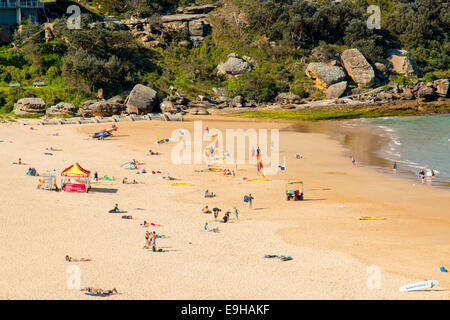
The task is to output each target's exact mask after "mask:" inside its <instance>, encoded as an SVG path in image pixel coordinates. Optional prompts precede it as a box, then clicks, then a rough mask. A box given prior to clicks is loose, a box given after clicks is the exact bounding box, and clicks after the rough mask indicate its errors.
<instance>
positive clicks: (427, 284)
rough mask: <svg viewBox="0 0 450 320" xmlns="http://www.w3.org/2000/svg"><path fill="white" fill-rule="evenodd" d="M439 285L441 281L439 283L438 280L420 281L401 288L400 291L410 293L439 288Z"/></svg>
mask: <svg viewBox="0 0 450 320" xmlns="http://www.w3.org/2000/svg"><path fill="white" fill-rule="evenodd" d="M438 284H439V281H437V280H426V281H419V282H414V283H411V284H408V285H406V286H403V287H400V288H399V289H398V290H399V291H400V292H408V291H416V290H423V289H430V288H433V287H435V286H437V285H438Z"/></svg>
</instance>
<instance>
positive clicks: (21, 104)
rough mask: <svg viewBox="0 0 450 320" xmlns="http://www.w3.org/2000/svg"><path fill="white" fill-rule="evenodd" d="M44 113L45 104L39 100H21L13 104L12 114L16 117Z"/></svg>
mask: <svg viewBox="0 0 450 320" xmlns="http://www.w3.org/2000/svg"><path fill="white" fill-rule="evenodd" d="M44 112H45V102H44V100H42V99H41V98H22V99H19V100H18V101H17V102H16V103H14V113H15V114H17V115H24V114H32V113H44Z"/></svg>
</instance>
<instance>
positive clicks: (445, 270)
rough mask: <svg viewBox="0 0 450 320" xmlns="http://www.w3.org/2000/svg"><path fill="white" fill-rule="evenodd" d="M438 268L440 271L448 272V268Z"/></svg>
mask: <svg viewBox="0 0 450 320" xmlns="http://www.w3.org/2000/svg"><path fill="white" fill-rule="evenodd" d="M439 270H441V272H448V270H447V269H445V268H444V267H441V268H440V269H439Z"/></svg>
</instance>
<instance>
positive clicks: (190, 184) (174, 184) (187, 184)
mask: <svg viewBox="0 0 450 320" xmlns="http://www.w3.org/2000/svg"><path fill="white" fill-rule="evenodd" d="M170 185H171V186H193V184H192V183H171V184H170Z"/></svg>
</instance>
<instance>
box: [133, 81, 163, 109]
mask: <svg viewBox="0 0 450 320" xmlns="http://www.w3.org/2000/svg"><path fill="white" fill-rule="evenodd" d="M156 105H157V97H156V91H155V90H153V89H152V88H149V87H147V86H144V85H142V84H137V85H135V86H134V88H133V90H131V92H130V95H129V96H128V97H127V99H126V100H125V106H126V112H127V113H136V114H142V113H149V112H152V111H153V108H154V107H155V106H156Z"/></svg>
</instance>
